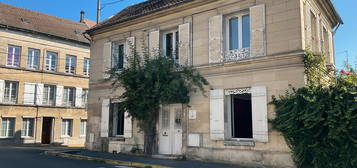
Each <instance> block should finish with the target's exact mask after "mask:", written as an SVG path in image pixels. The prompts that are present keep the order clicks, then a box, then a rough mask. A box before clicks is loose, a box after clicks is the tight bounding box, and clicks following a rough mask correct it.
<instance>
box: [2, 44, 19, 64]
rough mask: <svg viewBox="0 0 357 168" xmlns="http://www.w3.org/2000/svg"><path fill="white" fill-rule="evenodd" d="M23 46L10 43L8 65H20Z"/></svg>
mask: <svg viewBox="0 0 357 168" xmlns="http://www.w3.org/2000/svg"><path fill="white" fill-rule="evenodd" d="M20 57H21V47H19V46H13V45H9V47H8V49H7V61H6V65H7V66H14V67H19V66H20Z"/></svg>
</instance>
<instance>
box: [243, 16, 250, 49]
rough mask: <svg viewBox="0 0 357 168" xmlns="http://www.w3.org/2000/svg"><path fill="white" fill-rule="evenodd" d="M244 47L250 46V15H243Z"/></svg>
mask: <svg viewBox="0 0 357 168" xmlns="http://www.w3.org/2000/svg"><path fill="white" fill-rule="evenodd" d="M242 21H243V23H242V24H243V25H242V28H243V46H242V47H243V48H249V47H250V19H249V15H245V16H243V20H242Z"/></svg>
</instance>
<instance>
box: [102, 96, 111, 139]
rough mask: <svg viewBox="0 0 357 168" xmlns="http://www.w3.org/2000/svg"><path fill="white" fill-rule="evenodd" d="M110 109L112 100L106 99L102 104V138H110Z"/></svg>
mask: <svg viewBox="0 0 357 168" xmlns="http://www.w3.org/2000/svg"><path fill="white" fill-rule="evenodd" d="M109 109H110V99H104V100H103V102H102V115H101V122H100V137H108V136H109Z"/></svg>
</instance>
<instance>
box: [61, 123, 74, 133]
mask: <svg viewBox="0 0 357 168" xmlns="http://www.w3.org/2000/svg"><path fill="white" fill-rule="evenodd" d="M72 123H73V120H72V119H63V120H62V136H65V137H70V136H72Z"/></svg>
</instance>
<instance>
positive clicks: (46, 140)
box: [41, 117, 52, 144]
mask: <svg viewBox="0 0 357 168" xmlns="http://www.w3.org/2000/svg"><path fill="white" fill-rule="evenodd" d="M51 136H52V118H51V117H43V118H42V137H41V143H42V144H50V143H51Z"/></svg>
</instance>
